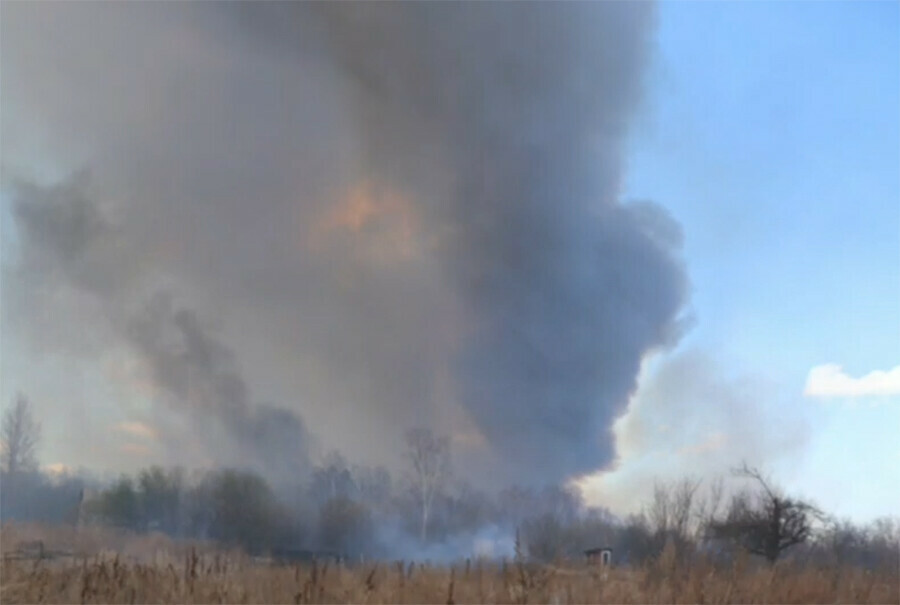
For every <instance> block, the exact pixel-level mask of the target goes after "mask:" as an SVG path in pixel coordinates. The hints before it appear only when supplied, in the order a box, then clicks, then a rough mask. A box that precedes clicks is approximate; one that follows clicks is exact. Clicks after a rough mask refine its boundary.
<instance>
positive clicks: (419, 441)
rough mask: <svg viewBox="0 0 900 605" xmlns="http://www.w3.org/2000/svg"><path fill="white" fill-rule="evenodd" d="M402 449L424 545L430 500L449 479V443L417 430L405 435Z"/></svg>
mask: <svg viewBox="0 0 900 605" xmlns="http://www.w3.org/2000/svg"><path fill="white" fill-rule="evenodd" d="M406 446H407V452H406V456H407V458H408V459H409V461H410V464H411V465H412V470H413V480H412V486H413V494H414V496H415V498H416V502H417V503H418V505H419V507H420V510H421V513H422V517H421V527H420V537H421V539H422V542H425V541H426V540H427V538H428V521H429V517H430V515H431V510H432V505H433V504H434V497H435V495H436V494H437V493H438V492H440V491H441V489H443V487H444V484H445V483H446V481H447V479H448V478H449V477H450V442H449V440H448V439H447V438H446V437H436V436H435V435H434V434H433V433H432V432H431V431H430V430H428V429H423V428H418V429H412V430H410V431H408V432H407V433H406Z"/></svg>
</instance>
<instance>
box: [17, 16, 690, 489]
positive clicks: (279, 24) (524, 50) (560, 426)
mask: <svg viewBox="0 0 900 605" xmlns="http://www.w3.org/2000/svg"><path fill="white" fill-rule="evenodd" d="M4 11H5V15H4V16H5V17H6V18H5V19H4V24H3V34H4V36H3V38H4V42H3V46H4V51H5V50H6V49H7V48H16V49H17V53H16V54H15V55H14V56H13V55H11V54H10V53H8V52H4V53H3V57H4V69H3V74H2V76H0V77H2V79H3V82H2V85H3V90H4V91H10V92H9V93H8V94H9V99H10V102H9V105H10V106H11V107H13V108H15V110H16V112H17V113H16V115H17V116H18V118H19V121H21V122H24V123H37V124H40V125H41V126H42V127H43V128H45V129H47V130H50V131H54V132H56V133H58V134H57V135H56V139H57V141H56V142H57V146H56V147H54V149H64V150H69V149H71V148H72V147H73V145H74V143H73V141H76V140H77V141H81V140H84V141H86V142H84V143H83V145H84V146H85V147H86V148H87V151H86V152H84V153H83V154H79V153H74V152H71V153H69V152H68V151H67V153H69V156H68V157H66V158H64V161H69V162H73V161H76V160H73V159H72V158H73V157H74V158H76V159H77V161H85V160H82V156H86V157H87V158H88V160H86V161H87V162H88V163H89V164H90V167H91V174H92V179H91V183H92V187H93V188H94V189H96V197H97V199H101V200H103V201H104V203H106V204H107V205H108V206H109V208H110V214H111V215H113V216H115V217H116V220H115V225H116V226H115V229H114V230H113V231H114V233H115V235H114V236H113V239H114V240H115V241H116V242H117V243H116V245H115V246H112V245H106V247H103V246H99V247H98V248H97V251H95V252H94V253H92V254H91V255H87V256H82V257H81V258H82V259H83V260H81V261H78V264H79V266H78V268H77V271H73V270H68V269H67V271H66V273H67V275H69V276H70V277H71V276H72V275H75V274H77V275H78V278H77V279H76V280H71V279H70V282H71V283H73V284H74V285H75V286H76V287H77V288H81V289H85V288H87V289H88V290H90V291H92V292H95V293H96V295H97V296H102V297H103V298H104V300H108V301H111V302H110V303H109V305H107V306H106V307H105V313H106V314H107V315H115V316H117V317H121V319H117V321H118V322H119V325H122V326H125V327H124V328H123V329H122V330H121V331H120V336H121V337H122V338H124V339H125V340H127V342H129V343H131V345H132V346H133V348H134V349H135V350H136V351H138V352H139V353H140V354H141V356H142V357H143V358H144V359H145V360H147V361H148V363H149V366H150V367H151V368H152V375H153V378H154V381H155V382H156V383H157V384H158V385H159V386H160V388H161V389H162V390H164V391H165V392H167V393H169V395H170V396H171V397H172V398H175V399H185V392H186V390H185V389H187V386H186V385H187V384H188V383H189V382H190V381H189V379H188V378H187V376H191V377H192V380H195V381H199V383H200V384H201V385H202V389H204V390H205V393H204V395H203V397H202V398H200V399H198V400H196V401H195V400H193V399H191V398H187V403H189V404H190V406H191V410H194V411H192V412H190V413H195V411H196V410H202V409H206V408H205V407H204V406H212V407H214V409H216V410H218V412H217V414H218V415H219V418H220V419H221V422H222V424H223V426H225V427H227V428H228V430H230V431H231V434H232V436H233V440H234V442H235V444H236V445H235V447H238V448H241V447H246V446H247V444H248V443H252V442H254V439H255V437H254V436H255V435H257V434H268V433H267V431H266V430H264V429H263V428H262V427H264V426H269V425H273V426H274V425H279V426H284V425H285V423H284V422H280V421H272V420H269V421H267V420H266V419H265V418H263V417H262V415H263V412H259V410H260V409H262V408H258V407H256V406H251V405H250V404H249V402H248V395H247V392H248V391H249V387H248V386H247V385H248V384H250V380H251V379H250V378H245V377H242V375H241V374H240V373H238V372H237V370H236V367H237V364H238V362H237V358H238V357H239V358H240V362H241V367H242V368H246V369H247V370H246V372H247V373H245V374H244V376H253V377H257V378H259V379H263V378H264V379H265V380H260V381H259V382H257V381H255V380H254V382H253V384H254V385H262V386H260V388H268V387H265V386H264V385H268V384H273V385H276V386H272V387H271V389H272V391H273V392H274V391H277V390H279V389H281V391H282V392H285V393H293V394H294V396H295V397H296V400H297V404H296V409H295V410H294V411H295V412H298V413H299V412H301V411H302V414H303V416H304V417H305V418H307V420H308V421H309V424H310V426H311V428H312V429H313V430H314V431H315V432H317V433H320V434H321V435H322V437H323V440H324V441H327V442H329V443H334V444H335V445H336V446H338V447H340V448H341V449H343V450H344V451H346V452H347V453H348V455H350V456H351V457H353V456H359V455H366V456H370V457H372V456H374V457H375V459H390V457H391V452H393V451H395V450H397V449H398V448H399V445H398V442H399V440H398V437H399V435H400V434H401V433H402V431H403V430H404V429H406V428H408V427H409V426H412V425H416V424H423V423H424V424H433V425H435V426H436V427H437V428H438V429H441V430H446V431H448V432H451V433H466V435H471V434H473V433H474V434H475V435H476V438H475V439H474V441H459V442H458V443H480V444H481V445H480V446H472V448H473V449H472V451H471V452H469V455H470V458H469V459H468V461H469V462H471V461H472V459H473V458H475V457H477V458H478V460H479V461H480V464H479V466H478V468H480V469H483V471H477V470H475V468H473V467H470V469H471V474H472V475H473V476H474V477H476V478H477V477H478V475H479V474H481V473H484V474H485V475H487V473H489V472H491V471H494V472H496V471H502V472H504V473H505V474H506V477H507V478H508V479H509V480H521V481H526V482H544V481H556V480H559V479H562V478H564V477H567V476H570V475H573V474H577V473H581V472H584V471H588V470H591V469H594V468H597V467H601V466H603V465H605V464H607V463H608V462H609V461H610V460H611V459H612V455H613V443H612V438H611V434H610V427H611V425H612V422H613V420H614V419H615V418H616V417H617V416H619V415H620V414H621V413H622V412H623V411H624V409H625V407H626V405H627V401H628V398H629V395H630V394H631V392H632V391H633V390H634V388H635V381H636V377H637V374H638V370H639V366H640V362H641V359H642V358H643V357H644V356H645V355H646V354H647V352H648V351H650V350H652V349H654V348H657V347H660V346H665V345H667V344H671V343H672V342H674V341H675V340H676V339H677V337H678V333H679V329H680V323H679V321H678V314H679V312H680V310H681V308H682V305H683V304H684V301H685V298H686V282H685V277H684V272H683V269H682V267H681V263H680V261H679V258H678V248H679V245H680V230H679V229H678V225H677V224H676V223H674V222H673V221H672V219H670V218H669V217H668V215H667V214H666V213H665V212H664V211H663V210H662V209H661V208H659V207H658V206H655V205H653V204H652V203H649V202H645V203H641V204H635V205H623V204H622V203H621V202H620V200H619V186H620V179H621V175H622V170H623V166H622V145H623V139H624V136H625V135H626V133H627V128H628V124H629V121H630V119H631V117H632V114H633V113H634V111H635V108H636V107H637V105H638V104H639V101H640V94H641V87H642V71H643V66H644V63H645V62H646V60H647V52H648V48H649V37H650V35H651V33H652V28H653V20H654V8H653V6H652V5H649V4H647V3H609V2H606V3H593V4H532V3H527V4H518V3H517V4H501V3H479V4H474V3H472V4H441V3H428V4H424V3H423V4H415V3H402V4H400V3H398V4H392V3H372V4H365V5H361V4H347V3H341V4H305V3H265V4H260V5H244V4H236V5H177V6H176V5H166V7H165V9H163V8H161V7H160V5H131V6H128V7H111V6H93V5H77V6H62V5H47V6H45V7H26V6H24V5H22V6H18V5H17V6H15V7H14V8H9V7H5V9H4ZM19 32H22V33H19ZM7 45H8V46H7ZM8 57H12V58H8ZM51 65H52V66H54V67H53V69H51V68H50V66H51ZM138 66H140V67H141V69H140V70H138V69H137V67H138ZM136 71H139V73H136ZM61 90H66V91H68V95H67V96H66V97H65V98H61V97H60V96H59V95H57V94H52V93H54V92H55V91H61ZM6 94H7V93H6V92H5V95H6ZM9 121H10V120H9V119H7V118H6V117H5V116H4V125H6V124H7V123H8V122H9ZM9 131H10V132H12V133H13V136H12V137H11V141H12V142H11V143H10V142H9V141H7V142H5V143H4V147H5V148H6V151H12V152H15V151H17V150H18V149H19V148H21V147H23V146H24V143H22V142H21V141H20V140H19V138H17V137H16V136H15V133H16V132H18V130H17V129H16V128H12V129H11V130H9ZM80 137H83V139H82V138H80ZM59 153H63V152H59ZM73 199H74V198H73ZM73 208H75V206H73ZM27 212H29V211H24V214H23V213H20V219H19V220H20V221H22V222H23V223H24V222H27V220H28V219H27V218H25V214H27ZM66 212H74V213H77V212H80V211H78V210H77V209H73V210H67V211H66ZM79 220H81V221H82V222H81V223H79V224H81V225H82V226H81V227H78V228H77V229H76V231H77V230H78V229H80V230H81V231H80V232H79V233H81V232H82V231H83V232H84V233H81V235H79V236H78V237H81V236H84V237H88V236H93V235H95V234H94V233H93V231H91V230H92V229H95V227H91V226H90V225H92V224H93V222H92V220H93V219H90V217H87V218H85V219H83V220H82V219H79ZM75 222H76V223H77V222H78V221H75ZM47 232H48V234H49V235H48V236H47V237H48V238H49V239H46V240H41V239H40V238H35V237H32V236H29V235H27V234H26V236H25V239H26V242H25V243H24V244H23V246H25V247H28V246H33V247H34V248H35V249H40V250H54V249H66V250H70V249H71V250H73V251H74V252H71V253H69V254H66V256H67V257H72V258H78V257H79V255H80V254H81V253H80V252H79V244H78V243H77V241H78V237H73V239H72V241H69V240H66V239H65V237H62V236H60V234H58V233H57V234H54V233H55V232H54V231H53V229H52V228H49V229H48V230H47ZM23 266H24V265H23ZM70 269H71V268H70ZM36 271H40V272H41V274H42V275H44V276H47V275H49V274H48V272H47V271H46V269H45V268H42V269H36ZM48 279H49V278H48ZM159 283H164V284H166V285H167V288H165V289H166V290H170V291H173V292H175V293H176V294H177V296H178V298H179V299H181V298H184V299H186V300H189V301H190V303H189V304H187V305H185V306H184V307H183V308H182V307H179V306H178V305H173V304H171V303H165V304H163V303H154V304H155V305H159V306H158V307H154V306H152V305H151V307H147V305H146V303H147V300H148V297H152V295H153V293H155V292H157V291H159V290H160V288H158V287H157V286H158V284H159ZM23 288H24V287H23ZM5 291H6V289H5ZM101 292H104V293H103V294H101ZM110 292H114V295H112V296H110V295H109V293H110ZM135 292H141V293H142V294H141V295H137V294H135ZM16 308H17V309H19V310H20V311H21V312H22V314H23V317H25V316H27V309H25V308H23V307H22V306H19V307H16ZM148 309H155V311H152V312H151V311H150V310H148ZM160 309H162V310H160ZM148 313H149V315H147V314H148ZM154 313H155V315H154ZM141 318H143V320H141ZM33 319H34V318H33V317H32V320H33ZM211 319H215V321H217V322H220V323H221V325H222V326H223V329H222V330H221V333H220V335H219V336H218V337H217V338H213V337H212V336H210V335H209V331H208V330H207V329H206V328H204V327H203V322H204V321H209V320H211ZM142 321H143V323H142ZM225 343H228V344H227V345H226V344H225ZM229 347H230V348H229ZM276 420H277V419H276ZM297 422H298V424H297V426H298V428H297V433H298V434H299V433H304V431H303V430H302V424H300V422H299V420H298V421H297ZM287 424H290V423H287ZM266 441H267V442H269V443H276V441H274V440H269V439H267V440H266ZM290 441H291V439H290V438H289V437H285V438H284V439H282V440H281V442H278V443H279V445H278V447H283V446H282V445H280V443H283V442H290ZM284 447H286V446H284ZM268 455H269V454H267V453H261V454H260V456H261V457H263V458H265V457H266V456H268ZM465 456H466V453H465V452H463V453H462V457H463V459H465ZM463 470H464V472H465V466H463Z"/></svg>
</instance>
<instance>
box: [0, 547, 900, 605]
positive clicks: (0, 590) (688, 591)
mask: <svg viewBox="0 0 900 605" xmlns="http://www.w3.org/2000/svg"><path fill="white" fill-rule="evenodd" d="M3 534H4V535H3V542H4V550H8V549H7V546H8V538H9V534H8V533H7V532H6V531H4V532H3ZM0 602H2V603H454V604H455V603H460V604H461V603H554V604H562V603H704V604H706V603H900V575H898V573H897V570H884V571H881V572H867V571H863V570H859V569H852V568H833V569H802V568H799V567H796V566H791V565H777V566H775V567H772V568H767V567H756V566H752V565H750V561H749V559H747V558H739V559H738V560H737V562H736V563H735V564H734V565H732V566H730V567H728V568H724V569H722V568H716V567H715V566H713V565H711V564H710V563H708V562H705V561H695V562H693V563H692V564H691V565H684V564H682V563H681V562H679V560H678V559H677V557H675V556H674V553H672V552H671V551H669V552H667V553H664V555H663V556H662V557H661V558H660V560H658V561H657V562H655V563H654V564H652V565H648V566H646V567H644V568H641V569H635V570H628V569H618V568H611V569H608V570H603V569H600V568H588V567H585V566H581V565H571V566H564V567H557V566H538V565H529V564H524V563H516V562H511V563H508V564H500V565H498V564H487V563H479V562H467V563H462V564H460V565H456V566H450V567H430V566H427V565H422V564H418V563H410V562H402V561H398V562H394V563H391V564H386V563H377V564H375V563H373V564H370V565H360V566H352V567H345V566H340V565H333V564H332V565H328V564H322V565H320V564H312V565H307V566H293V567H290V566H287V567H276V566H271V565H266V564H261V563H259V562H258V561H255V560H254V559H251V558H249V557H246V556H243V555H241V554H239V553H225V552H216V551H212V550H207V551H202V550H198V549H197V547H196V546H190V547H188V550H187V552H183V553H181V554H176V551H171V553H163V552H157V551H154V552H153V553H152V556H151V555H150V553H149V551H146V552H143V553H141V556H135V555H124V554H121V553H115V554H114V553H112V552H109V551H107V552H105V553H103V554H95V555H91V556H86V555H80V556H77V557H74V558H66V559H52V560H48V561H21V560H9V559H4V562H3V564H2V575H0Z"/></svg>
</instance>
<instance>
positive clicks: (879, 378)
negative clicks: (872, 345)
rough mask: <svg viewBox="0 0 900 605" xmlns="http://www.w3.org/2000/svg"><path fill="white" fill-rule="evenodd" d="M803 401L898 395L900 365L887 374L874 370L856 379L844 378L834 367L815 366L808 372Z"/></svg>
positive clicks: (840, 370) (839, 369)
mask: <svg viewBox="0 0 900 605" xmlns="http://www.w3.org/2000/svg"><path fill="white" fill-rule="evenodd" d="M803 394H804V395H806V396H807V397H877V396H887V395H900V365H898V366H895V367H894V368H893V369H890V370H888V371H886V372H885V371H881V370H876V371H874V372H869V373H868V374H866V375H865V376H862V377H860V378H853V377H852V376H848V375H847V374H846V373H845V372H844V369H843V368H842V367H841V366H839V365H838V364H835V363H828V364H825V365H821V366H816V367H814V368H813V369H811V370H810V371H809V375H808V376H807V378H806V388H805V389H804V391H803Z"/></svg>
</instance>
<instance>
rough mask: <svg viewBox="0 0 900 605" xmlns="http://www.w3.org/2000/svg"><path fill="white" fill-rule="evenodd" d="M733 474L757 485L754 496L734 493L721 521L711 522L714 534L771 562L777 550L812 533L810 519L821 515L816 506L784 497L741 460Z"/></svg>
mask: <svg viewBox="0 0 900 605" xmlns="http://www.w3.org/2000/svg"><path fill="white" fill-rule="evenodd" d="M735 474H737V475H739V476H742V477H746V478H749V479H752V480H753V481H755V482H756V483H757V485H758V486H759V488H760V489H759V491H758V493H757V494H756V495H755V498H754V497H753V496H752V495H751V494H748V493H746V492H745V493H742V494H737V495H736V496H735V497H734V498H733V499H732V503H731V507H730V510H729V511H728V514H727V516H726V518H725V520H724V521H719V522H715V523H713V524H712V527H711V530H712V534H713V536H714V537H718V538H727V539H731V540H734V541H736V542H737V543H739V544H740V545H741V546H742V547H743V548H744V549H745V550H747V551H748V552H751V553H753V554H756V555H761V556H763V557H765V558H766V560H767V561H769V562H770V563H774V562H775V561H776V560H777V559H778V557H779V556H781V553H782V552H784V551H785V550H786V549H788V548H790V547H791V546H794V545H796V544H802V543H803V542H805V541H806V540H808V539H809V538H810V536H811V535H812V531H813V527H812V523H813V521H814V520H815V519H821V518H823V515H822V513H821V511H819V509H817V508H816V507H815V506H813V505H812V504H809V503H807V502H804V501H802V500H798V499H794V498H788V497H786V496H784V495H783V494H782V493H781V492H780V491H779V490H777V489H775V488H773V487H772V486H771V485H770V483H769V481H768V480H766V478H765V477H763V476H762V473H760V471H759V470H757V469H755V468H750V467H748V466H747V465H746V464H744V465H743V466H742V467H741V468H739V469H737V470H736V471H735Z"/></svg>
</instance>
